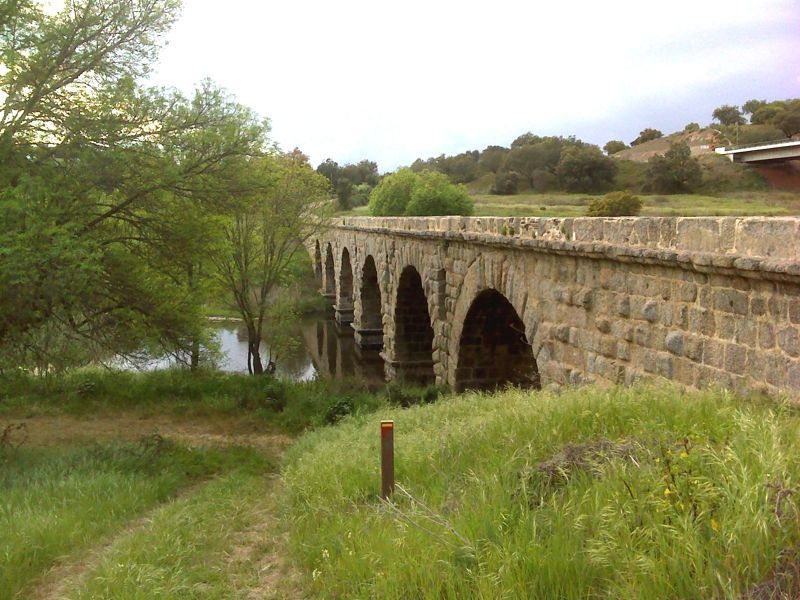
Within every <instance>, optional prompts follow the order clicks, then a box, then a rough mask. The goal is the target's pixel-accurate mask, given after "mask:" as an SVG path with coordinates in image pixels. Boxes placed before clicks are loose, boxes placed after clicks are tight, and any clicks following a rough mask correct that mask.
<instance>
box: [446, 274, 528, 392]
mask: <svg viewBox="0 0 800 600" xmlns="http://www.w3.org/2000/svg"><path fill="white" fill-rule="evenodd" d="M505 384H511V385H516V386H520V387H534V388H537V389H538V388H539V387H540V383H539V370H538V367H537V365H536V359H535V358H534V357H533V351H532V350H531V346H530V344H529V343H528V339H527V337H526V336H525V325H524V324H523V322H522V319H520V317H519V315H518V314H517V311H516V310H514V307H513V306H512V305H511V303H510V302H509V301H508V299H507V298H506V297H505V296H504V295H503V294H501V293H500V292H498V291H497V290H493V289H486V290H483V291H482V292H480V293H478V295H477V296H475V299H474V300H473V301H472V304H471V305H470V308H469V310H468V311H467V316H466V318H465V319H464V325H463V327H462V329H461V336H460V339H459V348H458V363H457V365H456V377H455V388H456V391H457V392H462V391H464V390H465V389H475V390H493V389H496V388H498V387H500V386H503V385H505Z"/></svg>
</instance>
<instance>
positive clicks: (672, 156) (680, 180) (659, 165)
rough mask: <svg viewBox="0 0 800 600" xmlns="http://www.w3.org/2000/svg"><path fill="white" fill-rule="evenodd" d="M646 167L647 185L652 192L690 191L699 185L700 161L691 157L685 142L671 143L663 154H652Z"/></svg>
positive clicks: (700, 177) (674, 192)
mask: <svg viewBox="0 0 800 600" xmlns="http://www.w3.org/2000/svg"><path fill="white" fill-rule="evenodd" d="M647 164H648V168H647V175H646V179H647V187H648V188H649V189H651V190H652V191H654V192H658V193H663V194H678V193H681V192H691V191H693V190H694V189H695V188H696V187H697V186H699V185H700V183H701V181H702V178H703V174H702V171H701V169H700V163H699V162H698V161H697V159H696V158H692V153H691V150H689V146H687V145H686V144H672V145H670V148H669V150H668V151H667V152H666V153H665V154H664V156H654V157H653V158H651V159H650V160H649V162H648V163H647Z"/></svg>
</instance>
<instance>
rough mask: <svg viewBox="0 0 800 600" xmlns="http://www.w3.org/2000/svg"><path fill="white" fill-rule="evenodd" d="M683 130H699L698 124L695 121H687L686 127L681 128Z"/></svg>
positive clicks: (687, 131)
mask: <svg viewBox="0 0 800 600" xmlns="http://www.w3.org/2000/svg"><path fill="white" fill-rule="evenodd" d="M683 131H684V132H686V133H691V132H693V131H700V124H699V123H695V122H694V121H692V122H691V123H687V124H686V127H684V128H683Z"/></svg>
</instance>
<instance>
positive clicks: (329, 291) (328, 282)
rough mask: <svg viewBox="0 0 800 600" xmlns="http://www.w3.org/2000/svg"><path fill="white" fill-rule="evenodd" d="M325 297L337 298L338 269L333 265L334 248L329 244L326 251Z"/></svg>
mask: <svg viewBox="0 0 800 600" xmlns="http://www.w3.org/2000/svg"><path fill="white" fill-rule="evenodd" d="M325 295H326V296H330V297H332V298H333V297H335V296H336V267H335V266H334V264H333V248H331V245H330V244H328V247H327V249H326V250H325Z"/></svg>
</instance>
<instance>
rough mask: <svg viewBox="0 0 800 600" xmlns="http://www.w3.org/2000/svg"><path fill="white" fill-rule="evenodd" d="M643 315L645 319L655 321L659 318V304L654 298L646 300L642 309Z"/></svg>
mask: <svg viewBox="0 0 800 600" xmlns="http://www.w3.org/2000/svg"><path fill="white" fill-rule="evenodd" d="M642 317H643V318H644V320H645V321H648V322H650V323H655V322H656V321H657V320H658V304H657V303H656V302H654V301H652V300H650V301H649V302H646V303H645V305H644V308H643V309H642Z"/></svg>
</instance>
